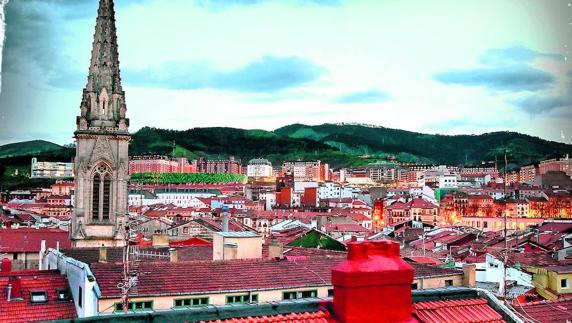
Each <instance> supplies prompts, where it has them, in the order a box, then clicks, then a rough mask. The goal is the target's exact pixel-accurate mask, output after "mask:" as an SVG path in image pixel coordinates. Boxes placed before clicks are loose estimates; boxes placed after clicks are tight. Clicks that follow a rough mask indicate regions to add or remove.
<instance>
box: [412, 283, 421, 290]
mask: <svg viewBox="0 0 572 323" xmlns="http://www.w3.org/2000/svg"><path fill="white" fill-rule="evenodd" d="M418 288H419V287H418V286H417V283H413V284H411V289H413V290H415V289H418Z"/></svg>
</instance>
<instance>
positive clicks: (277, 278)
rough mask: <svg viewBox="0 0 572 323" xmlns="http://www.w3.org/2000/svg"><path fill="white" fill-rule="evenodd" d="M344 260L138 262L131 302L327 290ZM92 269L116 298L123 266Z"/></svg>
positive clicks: (443, 272) (306, 256) (419, 269)
mask: <svg viewBox="0 0 572 323" xmlns="http://www.w3.org/2000/svg"><path fill="white" fill-rule="evenodd" d="M345 255H347V253H345V252H332V251H327V252H320V251H317V250H315V249H308V250H307V252H305V251H304V250H303V248H293V249H292V251H290V252H288V253H286V255H285V256H287V258H288V259H282V260H274V259H250V260H232V261H180V262H176V263H171V262H167V261H165V262H140V263H139V265H138V266H139V267H138V272H139V273H140V274H139V277H138V278H139V282H138V285H137V287H136V288H135V289H133V290H132V292H133V294H132V296H151V295H158V294H161V295H164V294H167V295H177V294H194V293H206V292H209V293H217V292H223V291H228V290H234V291H238V290H262V289H284V288H296V287H306V286H328V285H331V284H332V282H331V270H332V268H333V267H334V266H336V265H337V264H339V263H340V262H341V261H343V260H344V259H346V257H345ZM109 256H110V254H109V249H108V257H109ZM179 259H181V257H180V253H179ZM410 265H411V266H412V267H413V268H414V269H415V274H414V275H415V277H416V278H420V277H438V276H454V275H462V274H463V273H462V271H458V270H454V269H448V268H441V267H438V266H431V265H424V264H417V263H410ZM91 269H92V271H93V273H94V275H95V277H96V279H97V282H98V284H99V287H100V289H101V292H102V297H103V298H114V297H119V293H120V290H119V289H118V288H117V283H118V282H119V280H120V279H121V275H122V270H123V267H122V265H121V263H106V264H105V263H94V264H92V265H91ZM252 277H256V279H252ZM181 282H185V283H184V284H181Z"/></svg>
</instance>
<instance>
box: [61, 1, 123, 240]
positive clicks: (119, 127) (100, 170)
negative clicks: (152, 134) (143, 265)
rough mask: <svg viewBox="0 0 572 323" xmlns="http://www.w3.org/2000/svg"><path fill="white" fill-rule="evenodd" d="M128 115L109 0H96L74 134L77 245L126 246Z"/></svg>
mask: <svg viewBox="0 0 572 323" xmlns="http://www.w3.org/2000/svg"><path fill="white" fill-rule="evenodd" d="M126 111H127V108H126V105H125V92H124V91H123V89H122V87H121V76H120V71H119V54H118V48H117V35H116V28H115V11H114V7H113V0H100V2H99V9H98V11H97V20H96V25H95V34H94V39H93V47H92V50H91V64H90V66H89V75H88V77H87V85H86V86H85V88H84V89H83V96H82V100H81V105H80V115H79V116H78V117H77V120H76V123H77V130H76V131H75V132H74V136H75V139H76V156H75V166H74V176H75V203H74V211H73V216H72V227H71V239H72V242H73V245H74V246H75V247H99V246H102V245H105V246H121V245H123V244H124V234H123V224H124V223H125V221H126V219H127V212H128V210H127V194H128V193H127V189H128V187H127V186H128V182H129V165H128V163H129V157H128V149H129V141H130V139H131V135H130V134H129V131H128V127H129V119H127V118H126V117H125V113H126Z"/></svg>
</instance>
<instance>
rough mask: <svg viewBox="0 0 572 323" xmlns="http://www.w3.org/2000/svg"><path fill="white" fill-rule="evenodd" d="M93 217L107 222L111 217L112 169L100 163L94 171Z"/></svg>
mask: <svg viewBox="0 0 572 323" xmlns="http://www.w3.org/2000/svg"><path fill="white" fill-rule="evenodd" d="M91 201H92V203H91V205H92V212H91V217H92V220H94V221H103V222H107V221H109V219H110V209H111V208H110V201H111V169H110V168H109V167H108V166H107V165H105V164H100V165H98V166H97V167H96V168H95V171H94V173H93V185H92V198H91Z"/></svg>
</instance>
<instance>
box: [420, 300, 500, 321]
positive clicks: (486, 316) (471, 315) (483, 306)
mask: <svg viewBox="0 0 572 323" xmlns="http://www.w3.org/2000/svg"><path fill="white" fill-rule="evenodd" d="M413 307H414V309H415V312H414V315H415V316H416V317H417V318H418V319H419V321H421V322H448V323H465V322H467V323H468V322H491V323H496V322H505V321H504V319H503V318H502V316H501V315H500V314H499V313H497V312H496V311H495V310H494V309H493V308H492V307H490V306H489V305H488V303H487V300H486V299H484V298H476V299H460V300H443V301H431V302H420V303H415V304H414V305H413Z"/></svg>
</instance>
